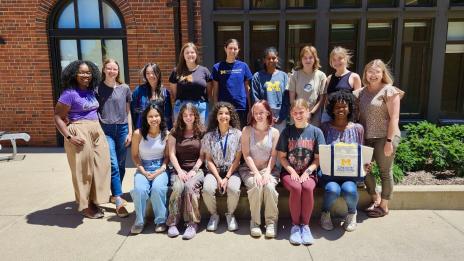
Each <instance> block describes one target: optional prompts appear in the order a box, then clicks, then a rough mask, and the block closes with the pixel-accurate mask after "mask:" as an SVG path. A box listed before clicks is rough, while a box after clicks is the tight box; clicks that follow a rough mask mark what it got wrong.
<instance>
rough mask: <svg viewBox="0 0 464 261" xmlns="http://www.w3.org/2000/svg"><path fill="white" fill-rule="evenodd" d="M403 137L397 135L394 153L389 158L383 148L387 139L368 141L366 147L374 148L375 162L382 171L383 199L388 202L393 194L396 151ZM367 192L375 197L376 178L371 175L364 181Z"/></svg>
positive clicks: (394, 140) (394, 139) (394, 138)
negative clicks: (393, 168)
mask: <svg viewBox="0 0 464 261" xmlns="http://www.w3.org/2000/svg"><path fill="white" fill-rule="evenodd" d="M400 140H401V137H400V136H397V135H395V136H394V137H393V140H392V144H393V153H392V155H390V156H389V157H387V156H385V153H384V152H383V147H384V146H385V142H386V138H376V139H366V141H365V142H364V145H365V146H369V147H372V148H374V160H375V162H377V165H378V166H379V170H380V180H381V181H382V192H381V195H380V196H381V197H382V198H383V199H386V200H390V199H391V195H392V193H393V170H392V167H393V161H394V159H395V153H396V149H397V148H398V144H399V143H400ZM364 182H365V183H366V188H367V192H368V193H369V194H370V195H375V193H376V192H375V177H374V176H373V175H371V174H369V175H366V178H365V179H364Z"/></svg>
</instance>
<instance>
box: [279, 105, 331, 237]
mask: <svg viewBox="0 0 464 261" xmlns="http://www.w3.org/2000/svg"><path fill="white" fill-rule="evenodd" d="M311 109H312V107H310V105H309V103H308V101H306V100H304V99H301V98H300V99H297V100H296V101H295V102H294V103H293V104H292V108H291V110H290V115H291V116H292V119H293V121H294V122H295V125H289V126H287V128H285V129H284V130H283V132H282V134H281V135H280V138H279V141H278V143H277V151H278V157H279V159H280V163H281V165H282V172H281V176H280V177H281V179H282V184H283V185H284V187H285V188H286V189H287V190H288V191H290V197H289V202H288V204H289V207H290V215H291V219H292V228H291V230H290V243H292V244H294V245H300V244H304V245H311V244H313V243H314V238H313V236H312V234H311V230H310V228H309V221H310V219H311V214H312V211H313V207H314V196H313V192H314V188H315V187H316V183H317V175H316V171H317V169H318V167H319V145H320V144H325V140H324V135H323V134H322V131H321V130H320V129H319V128H317V127H315V126H313V125H311V124H309V123H308V117H309V113H310V111H311Z"/></svg>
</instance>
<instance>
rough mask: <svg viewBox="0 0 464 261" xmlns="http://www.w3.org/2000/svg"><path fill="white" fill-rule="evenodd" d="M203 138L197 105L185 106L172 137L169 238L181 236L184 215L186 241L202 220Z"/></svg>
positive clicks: (169, 143)
mask: <svg viewBox="0 0 464 261" xmlns="http://www.w3.org/2000/svg"><path fill="white" fill-rule="evenodd" d="M202 137H203V126H202V125H201V119H200V114H199V112H198V110H197V108H196V106H195V105H193V104H192V103H186V104H184V105H182V107H180V112H179V117H177V120H176V123H175V125H174V129H173V131H172V133H171V135H169V138H168V146H169V159H170V160H171V163H172V166H173V167H174V173H173V174H174V175H172V176H171V184H172V193H171V197H170V199H169V217H168V221H167V225H168V226H169V229H168V236H169V237H176V236H178V235H179V230H178V229H177V223H178V222H179V219H181V215H183V218H184V221H185V222H186V223H187V229H186V230H185V232H184V235H183V236H182V238H183V239H192V238H193V237H194V236H195V235H196V233H197V229H198V224H199V223H200V221H201V217H200V210H199V204H198V203H199V201H198V200H199V199H200V190H201V187H202V186H203V179H204V174H203V170H202V169H201V165H202V164H203V158H202V156H201V154H200V151H201V138H202Z"/></svg>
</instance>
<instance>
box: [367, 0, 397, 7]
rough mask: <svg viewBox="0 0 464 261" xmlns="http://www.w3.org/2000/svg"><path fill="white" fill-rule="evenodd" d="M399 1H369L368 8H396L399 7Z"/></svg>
mask: <svg viewBox="0 0 464 261" xmlns="http://www.w3.org/2000/svg"><path fill="white" fill-rule="evenodd" d="M397 2H398V1H397V0H368V1H367V6H368V7H395V6H397Z"/></svg>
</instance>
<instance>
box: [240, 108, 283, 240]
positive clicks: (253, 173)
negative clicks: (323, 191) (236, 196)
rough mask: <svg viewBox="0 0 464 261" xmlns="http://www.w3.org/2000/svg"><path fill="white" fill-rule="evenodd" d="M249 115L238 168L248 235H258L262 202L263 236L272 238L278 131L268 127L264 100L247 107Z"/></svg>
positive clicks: (275, 215)
mask: <svg viewBox="0 0 464 261" xmlns="http://www.w3.org/2000/svg"><path fill="white" fill-rule="evenodd" d="M251 115H252V116H251V120H250V124H249V125H248V126H246V127H245V128H244V129H243V133H242V153H243V157H244V158H245V162H246V165H243V166H242V167H241V168H240V176H241V177H242V180H243V183H245V186H246V187H247V190H248V201H249V203H250V213H251V221H250V234H251V236H253V237H260V236H261V234H262V232H261V228H260V225H261V205H262V204H263V202H264V207H265V209H264V219H265V222H266V237H268V238H273V237H275V236H276V231H277V220H278V218H279V209H278V208H277V204H278V203H279V193H277V191H276V189H275V187H276V185H277V183H279V171H278V169H277V168H275V163H276V156H277V151H276V145H277V141H278V140H279V131H278V130H277V129H276V128H273V127H272V121H273V117H272V111H271V107H270V106H269V104H268V102H267V101H265V100H260V101H257V102H256V103H255V104H254V105H253V107H251Z"/></svg>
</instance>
